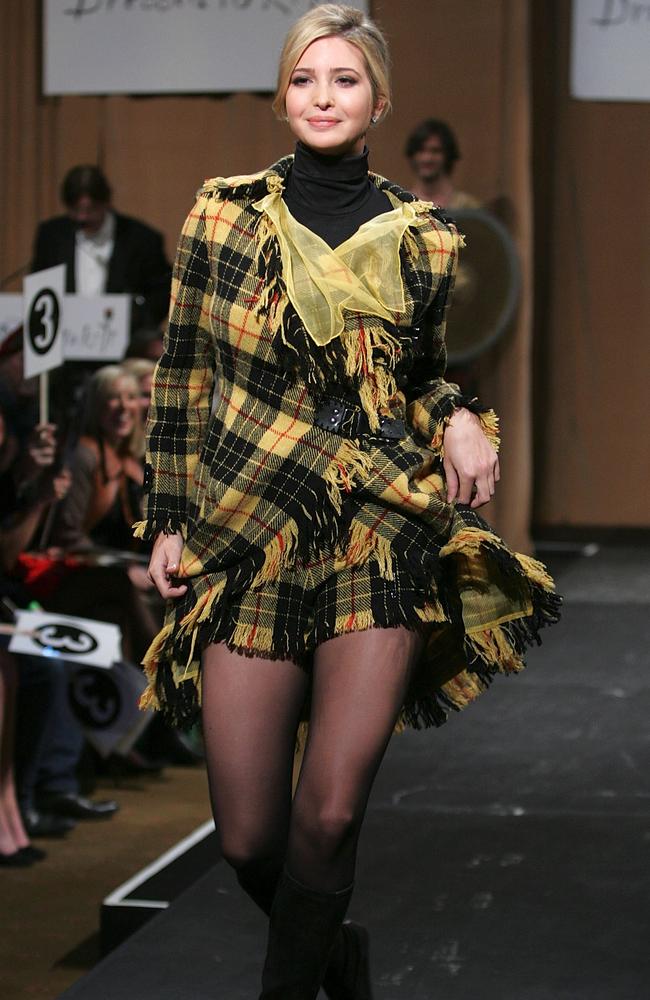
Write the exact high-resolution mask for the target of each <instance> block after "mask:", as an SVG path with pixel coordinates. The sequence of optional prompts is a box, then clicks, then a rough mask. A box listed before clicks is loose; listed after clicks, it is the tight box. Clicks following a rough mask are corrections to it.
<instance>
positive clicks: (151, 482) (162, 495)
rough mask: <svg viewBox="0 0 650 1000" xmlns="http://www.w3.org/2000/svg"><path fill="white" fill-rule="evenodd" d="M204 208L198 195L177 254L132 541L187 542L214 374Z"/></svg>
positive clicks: (149, 419) (208, 415)
mask: <svg viewBox="0 0 650 1000" xmlns="http://www.w3.org/2000/svg"><path fill="white" fill-rule="evenodd" d="M206 201H207V199H206V197H205V195H199V198H198V200H197V202H196V204H195V206H194V208H193V209H192V211H191V212H190V214H189V215H188V217H187V219H186V220H185V225H184V226H183V230H182V232H181V237H180V241H179V244H178V250H177V252H176V260H175V263H174V270H173V274H172V287H171V304H170V312H169V324H168V328H167V332H166V334H165V339H164V350H163V354H162V357H161V358H160V361H159V362H158V365H157V366H156V371H155V372H154V378H153V386H152V390H151V406H150V409H149V416H148V419H147V449H146V462H145V472H144V505H143V515H144V520H142V521H138V522H137V523H136V524H135V525H134V534H135V536H136V538H145V539H149V538H153V537H154V535H156V534H157V533H158V532H161V531H162V532H165V533H166V534H172V533H174V532H177V531H180V532H181V533H182V534H183V536H184V537H187V532H186V524H187V504H188V496H189V494H190V493H191V491H192V488H193V479H194V470H195V467H196V465H197V463H198V459H199V453H200V451H201V447H202V445H203V442H204V440H205V435H206V430H207V425H208V421H209V419H210V409H211V401H212V388H213V382H214V371H215V357H214V344H213V339H212V330H211V325H210V308H211V300H212V296H213V293H214V282H213V278H212V274H211V270H210V260H209V254H208V246H207V241H206V222H205V213H206Z"/></svg>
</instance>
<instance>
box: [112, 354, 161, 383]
mask: <svg viewBox="0 0 650 1000" xmlns="http://www.w3.org/2000/svg"><path fill="white" fill-rule="evenodd" d="M120 367H121V368H123V369H124V371H125V372H128V373H129V375H133V376H135V378H137V380H138V381H140V379H142V378H144V377H145V375H153V373H154V371H155V368H156V362H155V361H151V360H150V358H126V359H125V360H124V361H122V363H121V365H120Z"/></svg>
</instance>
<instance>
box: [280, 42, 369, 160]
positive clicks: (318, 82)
mask: <svg viewBox="0 0 650 1000" xmlns="http://www.w3.org/2000/svg"><path fill="white" fill-rule="evenodd" d="M285 104H286V109H287V117H288V119H289V127H290V129H291V131H292V132H293V134H294V135H295V137H296V138H297V139H299V140H300V141H301V142H304V143H305V145H307V146H310V147H311V148H312V149H313V150H315V151H316V152H318V153H324V154H326V155H327V154H329V155H332V156H334V155H339V156H340V155H341V154H343V153H362V152H363V147H364V143H365V135H366V132H367V130H368V125H369V123H370V118H371V116H372V115H373V114H379V112H380V111H381V107H382V105H381V103H378V104H375V102H374V101H373V96H372V85H371V83H370V77H369V76H368V70H367V68H366V61H365V58H364V56H363V53H362V52H361V50H360V49H358V48H357V47H356V45H352V43H351V42H346V40H345V39H344V38H340V37H338V36H337V35H331V36H329V37H328V38H319V39H317V41H315V42H312V43H311V45H309V46H307V48H306V49H305V51H304V52H303V54H302V55H301V57H300V59H299V60H298V62H297V63H296V66H295V68H294V70H293V72H292V74H291V77H290V79H289V86H288V88H287V94H286V98H285Z"/></svg>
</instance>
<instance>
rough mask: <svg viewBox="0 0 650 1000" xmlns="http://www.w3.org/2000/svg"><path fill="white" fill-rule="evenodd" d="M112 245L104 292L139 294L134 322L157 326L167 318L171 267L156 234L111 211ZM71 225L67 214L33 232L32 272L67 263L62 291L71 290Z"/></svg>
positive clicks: (72, 232)
mask: <svg viewBox="0 0 650 1000" xmlns="http://www.w3.org/2000/svg"><path fill="white" fill-rule="evenodd" d="M114 214H115V246H114V249H113V253H112V256H111V259H110V262H109V266H108V278H107V285H106V291H107V292H127V293H129V294H131V295H134V296H135V295H142V296H144V298H145V300H146V301H145V309H144V310H138V312H139V313H140V315H138V317H137V323H136V324H134V325H138V326H139V325H142V324H143V323H145V322H153V323H159V322H160V321H161V320H162V319H164V318H165V316H166V315H167V310H168V308H169V291H170V284H171V267H170V265H169V262H168V261H167V258H166V257H165V250H164V246H163V239H162V236H161V234H160V233H158V232H157V231H156V230H155V229H152V228H151V227H150V226H147V225H145V223H144V222H140V221H139V220H138V219H132V218H130V217H129V216H127V215H120V214H119V213H118V212H115V213H114ZM75 232H76V230H75V226H74V223H73V222H72V220H71V219H69V218H68V216H67V215H60V216H57V217H56V218H54V219H48V220H47V221H46V222H42V223H41V224H40V225H39V227H38V230H37V232H36V239H35V242H34V258H33V260H32V264H31V270H32V271H41V270H43V269H44V268H46V267H54V266H55V265H56V264H67V272H66V291H67V292H74V291H75V290H76V289H75Z"/></svg>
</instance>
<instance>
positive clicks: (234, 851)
mask: <svg viewBox="0 0 650 1000" xmlns="http://www.w3.org/2000/svg"><path fill="white" fill-rule="evenodd" d="M219 840H220V847H221V856H222V857H223V860H224V861H225V862H226V864H228V865H230V867H231V868H234V869H235V871H243V870H245V869H248V868H252V867H255V866H257V865H258V864H261V863H263V862H264V863H265V862H266V861H267V860H268V859H269V858H276V857H277V858H282V857H283V855H284V851H285V849H286V845H281V844H278V843H276V842H275V840H273V839H270V838H268V837H265V836H264V834H263V833H259V832H255V833H248V834H247V833H242V832H237V833H234V832H233V833H230V834H221V836H220V838H219Z"/></svg>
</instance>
